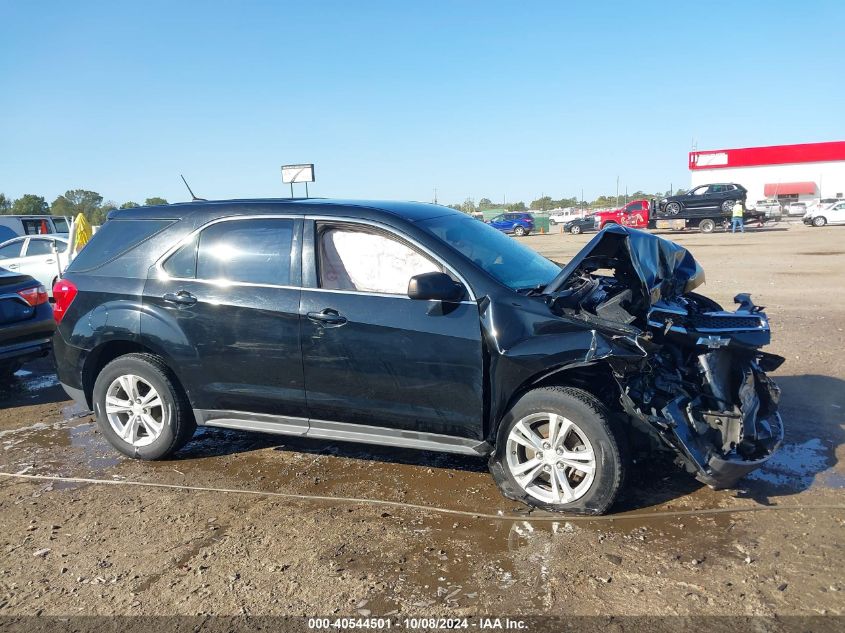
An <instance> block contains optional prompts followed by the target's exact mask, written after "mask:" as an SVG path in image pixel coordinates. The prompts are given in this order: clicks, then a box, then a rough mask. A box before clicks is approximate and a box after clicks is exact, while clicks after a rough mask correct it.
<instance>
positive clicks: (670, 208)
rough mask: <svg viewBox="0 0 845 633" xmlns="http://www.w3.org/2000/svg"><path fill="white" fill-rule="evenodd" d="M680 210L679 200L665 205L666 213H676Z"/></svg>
mask: <svg viewBox="0 0 845 633" xmlns="http://www.w3.org/2000/svg"><path fill="white" fill-rule="evenodd" d="M680 212H681V203H680V202H670V203H669V204H667V205H666V213H668V214H669V215H678V214H679V213H680Z"/></svg>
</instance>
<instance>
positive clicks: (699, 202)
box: [660, 182, 748, 215]
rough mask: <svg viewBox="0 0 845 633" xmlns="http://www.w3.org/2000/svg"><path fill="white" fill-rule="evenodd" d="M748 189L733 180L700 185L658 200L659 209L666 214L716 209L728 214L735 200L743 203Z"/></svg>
mask: <svg viewBox="0 0 845 633" xmlns="http://www.w3.org/2000/svg"><path fill="white" fill-rule="evenodd" d="M747 197H748V191H746V190H745V187H743V186H742V185H738V184H736V183H733V182H728V183H717V184H714V185H701V186H700V187H695V188H694V189H690V190H689V191H688V192H687V193H685V194H683V195H680V196H669V197H668V198H663V199H662V200H661V201H660V208H661V210H663V211H665V212H666V214H668V215H677V214H679V213H680V212H681V211H682V210H684V209H688V210H691V211H693V212H695V211H714V210H715V211H718V212H720V213H721V214H722V215H729V214H730V212H731V209H732V208H733V206H734V204H735V203H736V201H737V200H739V201H740V202H742V204H743V205H745V199H746V198H747Z"/></svg>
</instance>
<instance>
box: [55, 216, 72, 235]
mask: <svg viewBox="0 0 845 633" xmlns="http://www.w3.org/2000/svg"><path fill="white" fill-rule="evenodd" d="M53 225H54V226H55V227H56V233H67V232H68V231H69V228H68V225H67V220H65V219H64V218H53Z"/></svg>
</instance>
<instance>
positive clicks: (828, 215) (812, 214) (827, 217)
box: [804, 200, 845, 226]
mask: <svg viewBox="0 0 845 633" xmlns="http://www.w3.org/2000/svg"><path fill="white" fill-rule="evenodd" d="M804 224H807V225H812V226H824V225H825V224H845V200H842V201H841V202H837V203H836V204H830V205H827V206H826V207H821V208H819V209H817V210H816V211H808V212H807V214H806V215H805V216H804Z"/></svg>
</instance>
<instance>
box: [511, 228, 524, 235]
mask: <svg viewBox="0 0 845 633" xmlns="http://www.w3.org/2000/svg"><path fill="white" fill-rule="evenodd" d="M513 234H514V235H516V236H517V237H522V236H523V235H525V229H524V228H522V227H521V226H518V227H516V228H515V229H514V230H513Z"/></svg>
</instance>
